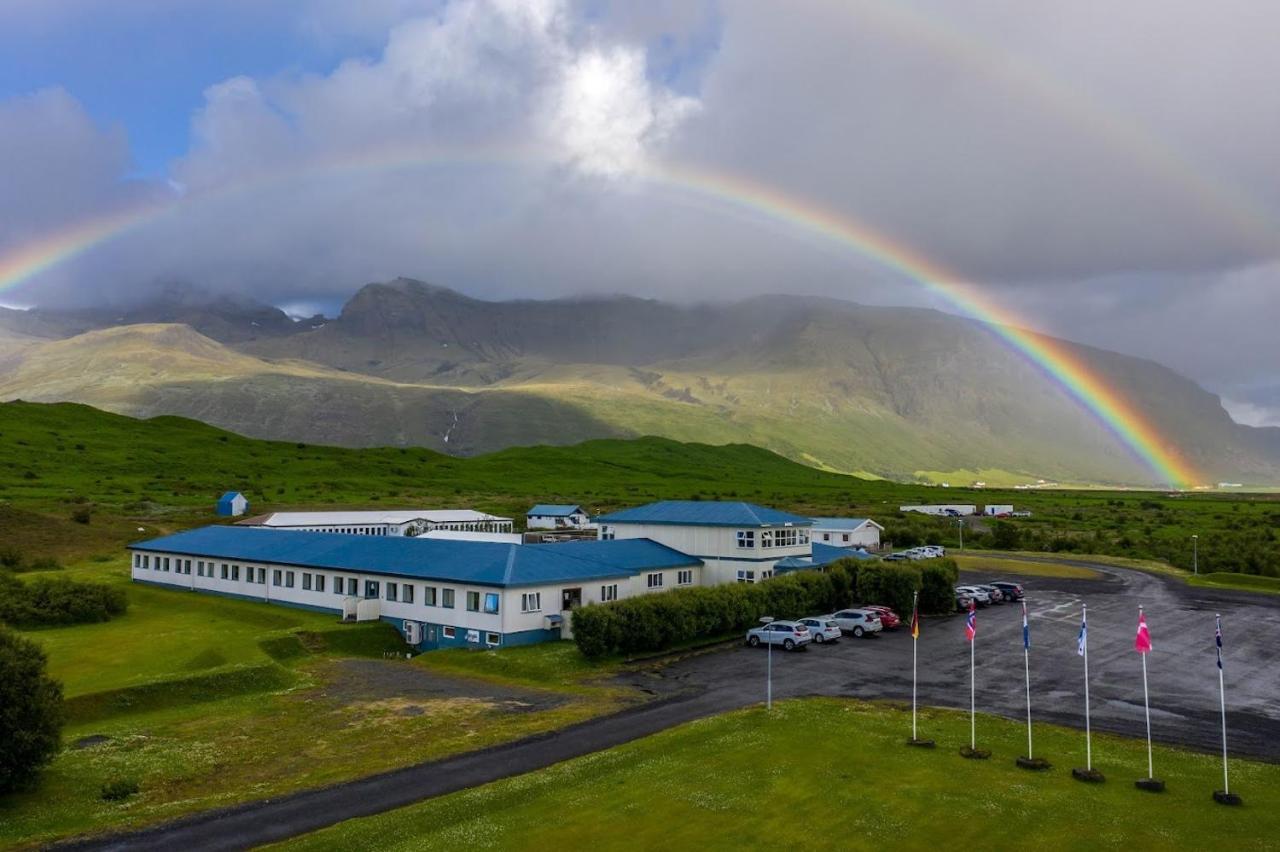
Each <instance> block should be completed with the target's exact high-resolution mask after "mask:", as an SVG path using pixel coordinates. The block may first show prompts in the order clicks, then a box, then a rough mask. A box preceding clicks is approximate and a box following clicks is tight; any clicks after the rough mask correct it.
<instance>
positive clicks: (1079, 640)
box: [1076, 615, 1089, 657]
mask: <svg viewBox="0 0 1280 852" xmlns="http://www.w3.org/2000/svg"><path fill="white" fill-rule="evenodd" d="M1088 641H1089V622H1088V621H1086V620H1085V617H1084V615H1081V616H1080V635H1079V636H1077V637H1076V653H1077V654H1079V655H1080V656H1081V657H1083V656H1084V649H1085V645H1086V644H1087V643H1088Z"/></svg>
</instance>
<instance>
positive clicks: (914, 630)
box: [911, 604, 920, 639]
mask: <svg viewBox="0 0 1280 852" xmlns="http://www.w3.org/2000/svg"><path fill="white" fill-rule="evenodd" d="M911 638H912V639H919V638H920V606H919V604H916V605H914V606H912V607H911Z"/></svg>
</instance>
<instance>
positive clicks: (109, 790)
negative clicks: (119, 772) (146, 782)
mask: <svg viewBox="0 0 1280 852" xmlns="http://www.w3.org/2000/svg"><path fill="white" fill-rule="evenodd" d="M138 790H139V787H138V782H137V781H136V780H134V779H133V778H115V779H113V780H111V781H108V782H107V783H106V784H103V785H102V799H103V801H106V802H119V801H121V800H122V799H127V798H129V797H130V796H132V795H135V794H136V793H137V792H138Z"/></svg>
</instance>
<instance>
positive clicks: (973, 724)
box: [969, 636, 978, 751]
mask: <svg viewBox="0 0 1280 852" xmlns="http://www.w3.org/2000/svg"><path fill="white" fill-rule="evenodd" d="M976 644H978V637H977V636H974V637H973V638H972V639H970V640H969V749H970V750H971V751H977V750H978V717H977V703H976V701H975V699H974V690H975V687H974V666H973V646H974V645H976Z"/></svg>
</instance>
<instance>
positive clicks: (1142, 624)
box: [1133, 610, 1151, 654]
mask: <svg viewBox="0 0 1280 852" xmlns="http://www.w3.org/2000/svg"><path fill="white" fill-rule="evenodd" d="M1133 650H1135V651H1137V652H1138V653H1139V654H1149V653H1151V633H1150V631H1148V630H1147V617H1146V616H1145V615H1143V614H1142V610H1138V635H1137V636H1135V637H1134V638H1133Z"/></svg>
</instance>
